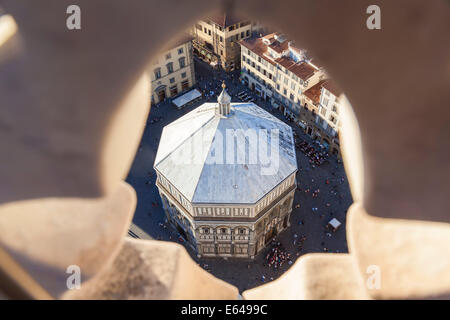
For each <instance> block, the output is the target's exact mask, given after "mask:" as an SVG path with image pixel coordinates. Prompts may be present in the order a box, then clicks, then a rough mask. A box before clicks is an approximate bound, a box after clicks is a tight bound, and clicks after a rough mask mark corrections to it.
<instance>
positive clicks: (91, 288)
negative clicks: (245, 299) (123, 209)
mask: <svg viewBox="0 0 450 320" xmlns="http://www.w3.org/2000/svg"><path fill="white" fill-rule="evenodd" d="M237 297H238V290H237V288H235V287H234V286H232V285H230V284H228V283H226V282H224V281H222V280H219V279H217V278H215V277H214V276H212V275H211V274H209V273H208V272H206V271H205V270H203V269H202V268H200V267H199V266H198V265H197V264H196V263H195V262H194V261H192V259H191V258H190V256H189V255H188V254H187V252H186V250H185V249H184V248H183V247H182V246H180V245H178V244H175V243H170V242H162V241H144V240H135V239H130V238H127V239H125V241H124V243H123V247H122V249H121V251H120V253H119V255H118V256H117V258H116V259H115V261H114V263H113V264H112V265H111V266H110V267H109V268H107V269H105V270H104V271H103V272H102V273H100V274H99V275H98V276H97V277H96V278H93V279H92V280H90V281H89V282H87V283H85V284H84V285H83V286H82V288H81V290H72V291H68V292H67V293H66V294H65V295H64V297H63V298H64V299H237Z"/></svg>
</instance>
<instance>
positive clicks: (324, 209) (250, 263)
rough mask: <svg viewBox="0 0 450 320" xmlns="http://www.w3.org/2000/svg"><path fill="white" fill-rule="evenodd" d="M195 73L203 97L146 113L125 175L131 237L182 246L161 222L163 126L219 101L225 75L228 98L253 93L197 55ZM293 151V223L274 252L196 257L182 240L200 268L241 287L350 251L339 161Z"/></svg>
mask: <svg viewBox="0 0 450 320" xmlns="http://www.w3.org/2000/svg"><path fill="white" fill-rule="evenodd" d="M195 72H196V77H197V87H198V88H199V89H200V90H201V91H203V92H204V93H209V91H210V90H213V91H214V94H213V95H212V96H205V97H204V98H203V99H202V100H201V101H198V102H197V103H195V104H193V105H190V106H188V107H185V108H184V109H182V110H177V109H176V108H175V107H174V106H173V105H171V104H170V102H169V101H168V102H165V103H164V104H161V105H159V106H156V107H152V110H151V112H150V115H149V118H148V120H147V126H146V128H145V132H144V135H143V137H142V141H141V145H140V148H139V151H138V152H137V154H136V158H135V160H134V163H133V165H132V168H131V170H130V173H129V175H128V177H127V182H128V183H130V184H131V185H132V186H133V187H134V189H135V190H136V192H137V197H138V204H137V208H136V213H135V215H134V218H133V223H132V225H131V227H130V232H129V234H130V236H133V237H139V238H142V239H157V240H164V241H175V242H178V243H181V244H183V245H185V243H184V242H183V241H182V240H181V239H180V237H179V234H178V232H177V231H176V230H175V229H174V228H173V227H172V226H170V225H168V224H166V223H165V214H164V211H163V209H162V205H161V199H160V198H159V194H158V190H157V188H156V185H155V180H156V173H155V171H154V170H153V164H154V161H155V155H156V151H157V149H158V144H159V137H160V136H161V132H162V129H163V127H164V126H165V125H167V124H168V123H170V122H172V121H174V120H175V119H177V118H179V117H181V116H182V115H184V114H186V113H187V112H189V111H192V110H193V109H195V108H196V107H198V106H199V105H201V104H203V103H204V102H215V101H217V96H218V94H220V92H221V89H222V88H221V83H222V80H225V82H226V84H227V91H228V93H229V94H230V95H231V96H232V102H241V101H240V100H239V99H238V98H237V96H236V94H237V93H238V92H241V91H244V90H245V91H247V93H248V94H249V95H252V96H254V95H253V94H252V93H251V92H250V90H249V89H247V88H246V87H245V86H244V85H242V84H240V83H239V81H238V77H239V71H237V72H235V73H233V74H224V73H222V72H219V71H213V70H212V69H211V68H210V67H209V65H207V64H205V63H204V62H201V61H197V60H196V61H195ZM205 88H206V90H205ZM254 97H255V103H256V104H257V105H258V106H260V107H261V108H264V109H265V110H267V111H269V112H271V113H272V114H273V115H275V116H276V117H277V118H279V119H281V120H282V121H284V122H286V123H287V124H288V125H290V126H291V127H292V128H293V129H294V131H295V132H297V134H298V137H299V138H300V139H303V140H305V141H307V142H310V143H312V140H311V139H310V138H309V137H308V136H307V135H306V134H304V133H303V131H302V130H301V128H299V127H298V126H297V125H295V124H294V123H293V122H289V121H288V120H286V118H285V117H284V116H283V115H282V114H281V113H280V112H279V111H276V110H275V111H273V110H272V109H271V107H270V105H269V103H267V102H264V101H260V100H258V99H257V97H256V96H254ZM296 152H297V162H298V174H297V184H298V188H297V190H296V192H295V198H294V205H293V212H292V215H291V227H290V228H288V229H287V230H285V231H283V232H282V233H281V234H279V235H278V236H277V237H276V238H275V240H274V246H275V245H277V244H278V242H279V244H280V246H279V247H277V249H276V252H275V253H273V252H274V251H272V246H270V245H269V246H268V247H267V248H265V249H263V250H262V251H261V252H260V253H259V254H258V255H257V256H256V257H255V259H254V260H250V259H236V258H233V259H232V258H228V259H227V260H225V259H223V258H201V259H198V258H197V256H196V255H195V253H194V252H193V251H192V249H191V248H190V247H189V246H187V245H185V247H186V249H187V250H188V252H189V253H190V254H191V256H192V258H193V259H194V260H195V261H196V262H198V263H199V265H200V266H201V267H203V268H204V269H205V270H207V271H209V272H211V273H212V274H213V275H215V276H216V277H218V278H221V279H223V280H225V281H227V282H229V283H231V284H233V285H235V286H237V287H238V288H239V290H240V291H241V292H242V291H243V290H245V289H249V288H253V287H256V286H258V285H261V284H262V283H264V282H268V281H271V280H272V279H276V278H277V277H279V276H280V275H281V274H282V273H283V272H285V271H286V270H287V269H288V268H289V267H290V266H291V265H292V263H294V262H295V260H296V259H297V258H298V257H299V256H301V255H303V254H306V253H311V252H325V251H327V252H339V253H345V252H348V249H347V240H346V234H345V233H346V230H345V221H346V212H347V209H348V207H349V206H350V204H351V203H352V198H351V194H350V190H349V186H348V183H347V179H346V176H345V172H344V168H343V165H342V164H341V163H338V161H337V160H336V158H335V157H334V156H330V158H329V163H325V164H322V165H321V166H320V167H313V166H311V165H310V163H309V158H308V157H307V156H306V155H305V154H303V153H302V151H301V150H299V149H296ZM308 190H309V192H308ZM316 190H319V192H318V193H316V196H313V193H314V191H316ZM332 218H337V219H338V220H339V221H340V222H341V223H342V225H341V227H340V228H339V229H338V230H337V231H336V232H330V231H328V230H327V229H325V226H326V225H327V223H328V222H329V221H330V220H331V219H332ZM288 254H290V258H289V259H288V258H287V256H288ZM268 256H269V257H268ZM273 256H275V258H279V259H280V260H281V261H284V262H283V264H282V265H281V266H279V264H276V263H268V260H270V259H271V258H272V257H273ZM272 261H273V260H272ZM290 261H291V262H290ZM269 264H270V266H269Z"/></svg>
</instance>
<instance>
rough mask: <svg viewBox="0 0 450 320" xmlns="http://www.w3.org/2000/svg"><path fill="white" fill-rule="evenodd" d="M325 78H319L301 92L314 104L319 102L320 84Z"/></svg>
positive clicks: (321, 84)
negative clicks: (319, 79)
mask: <svg viewBox="0 0 450 320" xmlns="http://www.w3.org/2000/svg"><path fill="white" fill-rule="evenodd" d="M326 81H327V80H321V81H319V82H318V83H317V84H315V85H314V86H312V87H311V88H309V89H308V90H306V91H305V92H304V93H303V94H304V95H305V96H306V97H307V98H308V99H310V100H311V101H312V102H313V103H314V104H318V103H319V102H320V94H321V91H322V86H323V84H324V83H325V82H326Z"/></svg>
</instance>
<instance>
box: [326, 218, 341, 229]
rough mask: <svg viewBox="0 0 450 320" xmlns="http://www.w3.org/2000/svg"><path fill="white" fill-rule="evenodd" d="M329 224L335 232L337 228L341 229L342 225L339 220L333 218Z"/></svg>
mask: <svg viewBox="0 0 450 320" xmlns="http://www.w3.org/2000/svg"><path fill="white" fill-rule="evenodd" d="M328 224H329V225H330V226H331V227H333V229H334V230H336V229H337V228H339V226H340V225H341V223H340V222H339V220H338V219H336V218H333V219H331V220H330V222H328Z"/></svg>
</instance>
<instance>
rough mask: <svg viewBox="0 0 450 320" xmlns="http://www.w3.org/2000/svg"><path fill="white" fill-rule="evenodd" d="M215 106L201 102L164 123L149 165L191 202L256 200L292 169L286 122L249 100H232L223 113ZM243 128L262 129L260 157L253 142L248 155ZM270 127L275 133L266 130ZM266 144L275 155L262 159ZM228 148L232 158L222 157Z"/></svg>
mask: <svg viewBox="0 0 450 320" xmlns="http://www.w3.org/2000/svg"><path fill="white" fill-rule="evenodd" d="M216 108H217V103H204V104H203V105H201V106H200V107H198V108H196V109H194V110H193V111H191V112H189V113H188V114H186V115H184V116H183V117H181V118H179V119H178V120H176V121H174V122H172V123H170V124H168V125H167V126H165V127H164V129H163V132H162V135H161V139H160V143H159V147H158V151H157V154H156V158H155V164H154V168H155V169H156V170H157V171H158V172H159V173H160V174H162V175H163V176H164V177H165V178H166V179H168V180H169V181H170V183H171V184H172V185H173V186H174V187H175V188H176V189H177V190H178V191H179V192H181V193H182V194H183V195H184V196H185V197H186V198H187V199H188V200H189V201H191V202H192V203H214V204H219V203H223V204H226V203H233V204H251V203H256V202H257V201H258V200H259V199H261V198H262V197H263V196H265V195H266V194H267V193H268V192H269V191H271V190H272V189H273V188H275V187H276V186H277V185H278V184H279V183H281V182H282V181H283V180H285V179H286V178H287V177H288V176H290V175H291V174H292V173H294V172H295V171H296V170H297V161H296V156H295V147H294V140H293V136H292V128H291V127H290V126H288V125H287V124H285V123H284V122H282V121H280V120H278V119H277V118H276V117H274V116H272V115H271V114H270V113H268V112H266V111H265V110H263V109H261V108H260V107H258V106H257V105H255V104H254V103H232V104H231V111H230V115H229V116H228V117H222V116H220V115H218V114H217V113H216ZM248 129H254V130H250V131H252V132H256V134H260V133H261V132H264V130H267V132H268V134H267V139H266V141H265V142H264V145H265V148H266V149H264V150H267V153H266V154H268V155H269V157H268V158H267V157H260V153H262V151H261V148H260V143H258V145H257V148H258V156H257V159H256V161H250V155H249V144H250V141H249V140H250V139H251V138H249V136H248V135H246V133H248V132H249V131H247V130H248ZM274 129H276V130H278V132H279V135H278V139H276V138H272V136H271V132H272V133H273V132H276V131H274ZM227 132H228V134H229V133H233V134H235V135H236V136H237V142H236V140H234V141H233V139H229V138H228V137H227ZM262 136H263V137H264V135H262ZM230 141H231V147H227V143H230ZM239 141H241V143H239ZM243 141H246V142H245V143H242V142H243ZM275 143H276V145H275ZM272 144H274V145H273V146H272ZM252 145H254V144H252ZM272 147H275V150H277V149H278V150H277V152H276V153H277V154H278V160H277V159H276V157H275V158H274V159H273V160H272V161H271V163H268V162H267V160H268V159H270V155H271V148H272ZM233 154H234V156H235V157H234V161H227V159H228V157H230V159H231V155H233ZM253 154H254V153H253ZM239 155H240V156H246V157H245V158H244V159H245V161H239V160H238V159H239V158H238V156H239ZM269 168H272V170H269ZM265 170H266V171H265Z"/></svg>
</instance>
